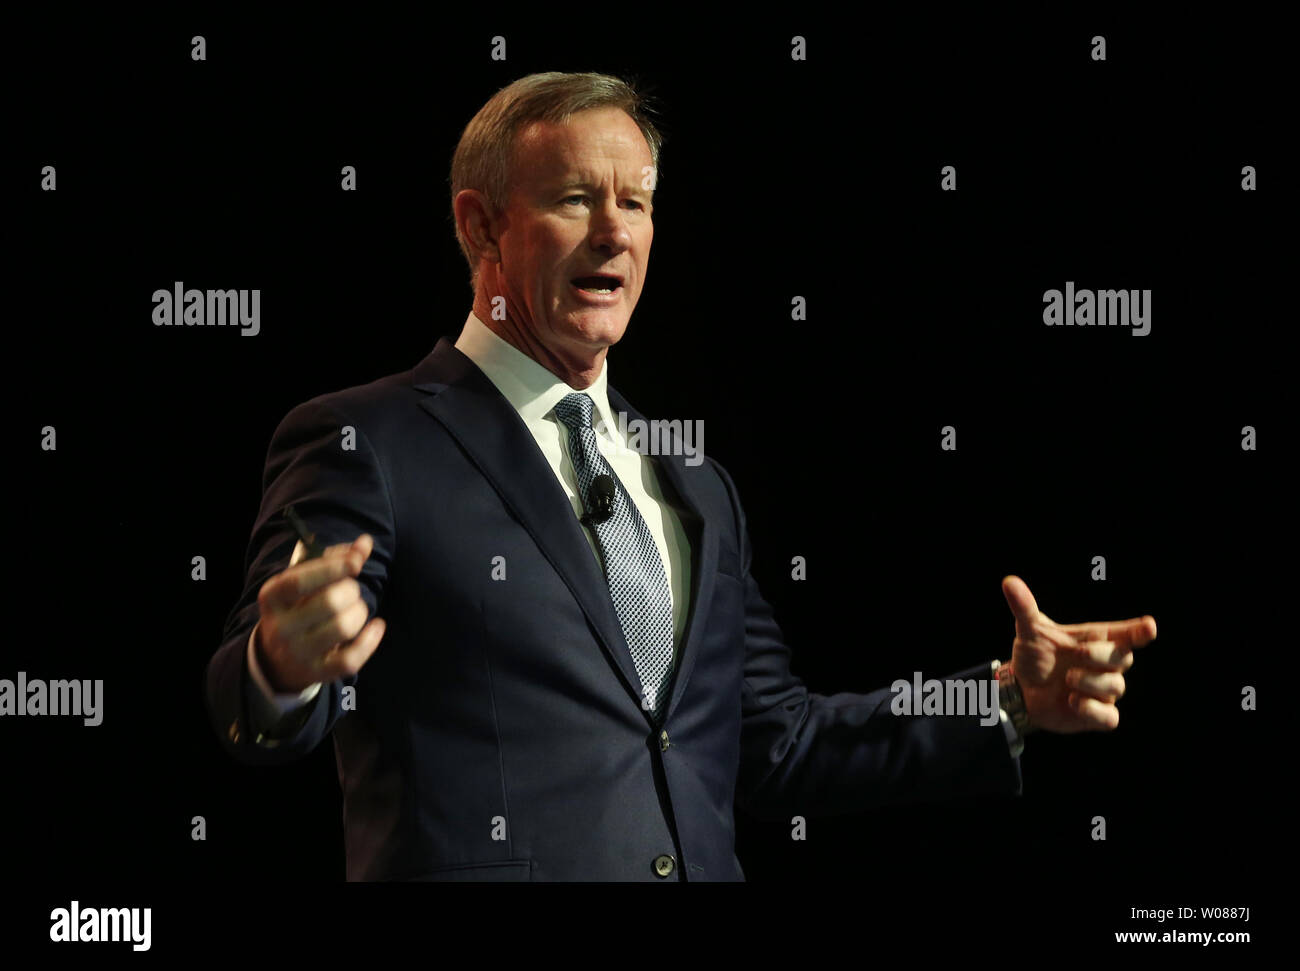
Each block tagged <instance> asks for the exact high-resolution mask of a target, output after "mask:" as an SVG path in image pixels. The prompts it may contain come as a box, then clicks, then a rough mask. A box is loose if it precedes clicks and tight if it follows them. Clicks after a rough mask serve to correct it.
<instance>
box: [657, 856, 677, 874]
mask: <svg viewBox="0 0 1300 971" xmlns="http://www.w3.org/2000/svg"><path fill="white" fill-rule="evenodd" d="M676 868H677V861H676V860H674V859H673V858H672V857H671V856H669V855H668V854H667V853H663V854H660V855H659V856H656V857H655V875H656V876H661V877H666V876H668V874H670V873H672V872H673V870H675V869H676Z"/></svg>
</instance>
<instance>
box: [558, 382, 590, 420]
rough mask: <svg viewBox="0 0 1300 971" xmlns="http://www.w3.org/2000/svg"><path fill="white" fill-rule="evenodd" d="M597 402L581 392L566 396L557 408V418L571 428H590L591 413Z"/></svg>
mask: <svg viewBox="0 0 1300 971" xmlns="http://www.w3.org/2000/svg"><path fill="white" fill-rule="evenodd" d="M594 407H595V402H593V401H592V400H591V397H590V396H589V395H585V394H583V393H582V392H580V391H575V392H574V393H573V394H566V395H565V396H564V397H563V398H562V399H561V400H560V402H559V404H557V405H556V406H555V417H556V418H558V419H560V421H562V422H564V424H566V425H568V426H569V427H570V428H590V427H591V412H592V409H593V408H594Z"/></svg>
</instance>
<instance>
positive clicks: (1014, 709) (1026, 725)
mask: <svg viewBox="0 0 1300 971" xmlns="http://www.w3.org/2000/svg"><path fill="white" fill-rule="evenodd" d="M993 673H994V676H995V677H996V678H997V681H998V707H1000V708H1001V709H1002V711H1003V712H1004V713H1005V715H1006V717H1007V718H1008V719H1009V720H1010V722H1011V725H1012V727H1013V728H1014V729H1015V732H1016V742H1015V744H1014V745H1012V747H1011V754H1012V755H1014V756H1018V755H1019V754H1020V753H1021V752H1022V751H1024V747H1025V736H1026V735H1029V734H1031V733H1033V732H1036V731H1037V730H1038V726H1037V725H1034V724H1033V723H1032V722H1031V721H1030V720H1029V712H1028V710H1026V708H1025V697H1024V694H1023V693H1022V692H1021V691H1020V682H1019V681H1017V680H1016V673H1015V669H1014V668H1013V667H1012V664H1011V662H1010V661H1008V662H1007V663H1006V664H1002V663H1001V662H999V661H994V662H993Z"/></svg>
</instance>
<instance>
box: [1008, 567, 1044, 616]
mask: <svg viewBox="0 0 1300 971" xmlns="http://www.w3.org/2000/svg"><path fill="white" fill-rule="evenodd" d="M1002 595H1003V596H1004V597H1006V598H1007V606H1008V607H1010V608H1011V613H1012V614H1013V615H1014V616H1015V618H1016V623H1017V624H1022V623H1023V624H1031V623H1033V622H1034V620H1035V619H1036V618H1037V617H1038V602H1037V601H1036V600H1034V595H1033V594H1032V593H1030V592H1029V587H1028V586H1027V585H1026V584H1025V581H1024V580H1022V579H1020V577H1018V576H1014V575H1012V576H1005V577H1003V578H1002Z"/></svg>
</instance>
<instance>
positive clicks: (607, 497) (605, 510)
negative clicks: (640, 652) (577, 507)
mask: <svg viewBox="0 0 1300 971" xmlns="http://www.w3.org/2000/svg"><path fill="white" fill-rule="evenodd" d="M588 495H589V496H590V497H591V508H590V509H587V507H586V506H585V504H584V506H583V508H584V509H586V515H584V516H583V517H582V518H581V519H580V520H578V521H579V522H580V523H582V525H584V526H593V525H595V524H596V523H603V522H604V521H605V520H606V519H608V518H609V517H610V516H612V515H614V480H613V479H612V478H610V477H609V476H607V475H598V476H596V478H595V479H593V480H592V482H591V488H590V489H589V490H588Z"/></svg>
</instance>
